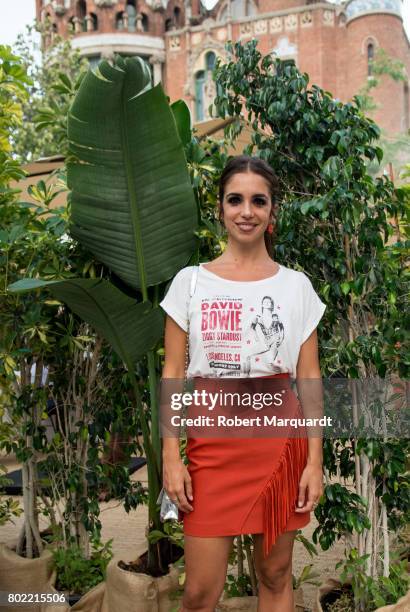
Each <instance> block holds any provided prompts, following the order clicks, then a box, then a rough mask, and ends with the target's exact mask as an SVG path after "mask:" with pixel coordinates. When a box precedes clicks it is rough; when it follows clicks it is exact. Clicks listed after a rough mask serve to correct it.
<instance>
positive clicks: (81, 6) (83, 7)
mask: <svg viewBox="0 0 410 612" xmlns="http://www.w3.org/2000/svg"><path fill="white" fill-rule="evenodd" d="M76 8H77V10H76V13H77V17H78V19H79V20H80V24H81V30H82V31H83V32H86V31H87V22H86V20H85V17H86V15H87V3H86V2H85V0H78V2H77V7H76Z"/></svg>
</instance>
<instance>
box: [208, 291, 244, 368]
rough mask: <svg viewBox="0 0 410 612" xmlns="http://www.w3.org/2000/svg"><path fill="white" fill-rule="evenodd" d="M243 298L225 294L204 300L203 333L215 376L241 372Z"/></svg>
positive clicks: (209, 361) (210, 364)
mask: <svg viewBox="0 0 410 612" xmlns="http://www.w3.org/2000/svg"><path fill="white" fill-rule="evenodd" d="M242 313H243V300H242V298H233V299H232V298H229V297H226V296H224V295H222V296H215V297H214V298H212V299H209V298H203V299H202V300H201V335H202V341H203V345H204V350H205V354H206V356H207V359H208V363H209V367H210V368H212V370H213V375H214V376H239V375H240V370H241V346H242Z"/></svg>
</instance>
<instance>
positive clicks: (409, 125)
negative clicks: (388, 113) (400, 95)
mask: <svg viewBox="0 0 410 612" xmlns="http://www.w3.org/2000/svg"><path fill="white" fill-rule="evenodd" d="M403 110H404V129H405V131H406V132H407V131H408V130H409V129H410V100H409V84H408V83H404V109H403Z"/></svg>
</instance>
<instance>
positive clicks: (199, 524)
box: [179, 373, 310, 557]
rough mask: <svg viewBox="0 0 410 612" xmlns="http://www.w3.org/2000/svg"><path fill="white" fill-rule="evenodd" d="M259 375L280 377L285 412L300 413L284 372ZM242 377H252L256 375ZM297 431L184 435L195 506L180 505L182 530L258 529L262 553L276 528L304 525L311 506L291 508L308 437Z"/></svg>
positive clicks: (203, 533)
mask: <svg viewBox="0 0 410 612" xmlns="http://www.w3.org/2000/svg"><path fill="white" fill-rule="evenodd" d="M262 378H263V379H266V378H281V379H282V378H283V379H284V380H283V381H282V380H281V381H280V385H281V386H282V385H283V386H285V387H286V391H287V393H286V406H285V411H286V416H287V417H302V416H303V413H302V410H301V406H300V403H299V400H298V399H297V397H296V395H295V394H294V393H293V391H292V389H291V387H290V378H289V375H288V374H286V373H281V374H275V375H273V376H269V377H262ZM194 380H195V388H196V389H198V388H199V389H207V390H208V391H209V390H210V389H215V383H216V382H217V381H218V379H210V378H208V379H207V378H199V377H198V378H197V377H196V378H195V379H194ZM219 380H220V379H219ZM242 380H243V379H242ZM246 380H251V381H252V383H254V382H255V380H260V378H259V379H255V378H252V379H246ZM230 382H232V381H230ZM278 382H279V381H278ZM265 385H266V383H265ZM265 388H266V386H265ZM297 435H298V437H296V436H295V435H289V429H287V430H286V436H284V437H280V438H279V437H260V436H259V437H246V438H244V437H233V438H231V437H229V438H228V437H225V436H224V435H219V437H201V438H198V437H189V436H188V438H187V446H186V454H187V458H188V462H189V463H188V466H187V469H188V472H189V474H190V476H191V479H192V489H193V497H194V499H193V501H192V502H191V505H192V506H193V508H194V509H193V510H192V511H191V512H187V513H184V512H182V511H181V510H180V511H179V520H181V521H183V528H184V534H186V535H192V536H200V537H215V536H225V535H239V534H252V533H263V535H264V538H263V550H264V555H265V557H266V556H267V555H268V554H269V551H270V549H271V547H272V545H273V544H274V543H275V541H276V538H277V537H278V536H279V535H280V534H281V533H283V532H286V531H293V530H294V529H300V528H302V527H305V526H306V525H307V524H308V523H309V522H310V512H303V513H300V512H295V508H296V504H297V499H298V493H299V481H300V477H301V475H302V472H303V470H304V468H305V466H306V462H307V454H308V440H307V437H306V436H304V435H303V433H302V434H301V433H300V429H299V430H298V434H297Z"/></svg>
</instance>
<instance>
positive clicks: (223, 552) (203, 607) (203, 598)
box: [179, 535, 234, 612]
mask: <svg viewBox="0 0 410 612" xmlns="http://www.w3.org/2000/svg"><path fill="white" fill-rule="evenodd" d="M233 539H234V536H220V537H216V538H203V537H197V536H189V535H186V536H185V538H184V540H185V545H184V551H185V572H186V574H185V588H184V595H183V598H182V607H181V608H180V611H179V612H191V610H192V611H193V610H195V612H214V610H215V606H216V604H217V603H218V600H219V598H220V596H221V594H222V591H223V588H224V584H225V580H226V570H227V568H228V557H229V552H230V550H231V548H232V541H233Z"/></svg>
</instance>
